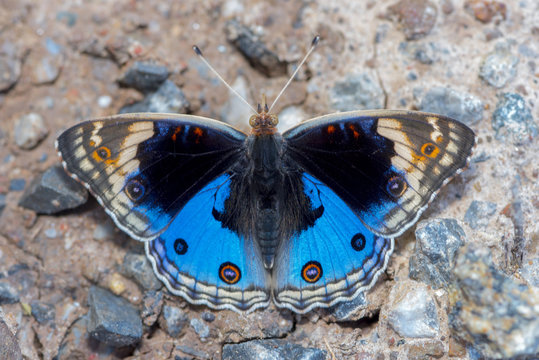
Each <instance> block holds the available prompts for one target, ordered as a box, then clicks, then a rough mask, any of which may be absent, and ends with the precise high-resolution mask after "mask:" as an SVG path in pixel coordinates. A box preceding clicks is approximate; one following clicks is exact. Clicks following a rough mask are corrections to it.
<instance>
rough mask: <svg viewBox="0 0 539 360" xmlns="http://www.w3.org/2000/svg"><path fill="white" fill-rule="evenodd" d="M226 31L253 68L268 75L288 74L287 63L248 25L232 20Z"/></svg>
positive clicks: (227, 24) (229, 39) (229, 38)
mask: <svg viewBox="0 0 539 360" xmlns="http://www.w3.org/2000/svg"><path fill="white" fill-rule="evenodd" d="M225 32H226V36H227V40H228V41H230V42H231V43H232V44H233V45H234V46H235V47H236V48H237V49H238V50H239V51H240V52H241V53H242V54H243V56H245V58H246V59H247V61H249V64H251V66H252V67H253V68H255V69H256V70H258V71H260V72H261V73H263V74H264V75H266V76H268V77H276V76H282V75H286V73H287V63H286V62H285V61H281V60H280V59H279V57H278V56H277V54H275V53H274V52H273V51H271V50H269V49H268V48H267V47H266V45H265V44H264V43H263V42H262V41H260V39H259V38H258V37H257V36H256V35H255V34H254V33H253V32H252V31H251V30H250V29H249V28H248V27H246V26H245V25H243V24H240V23H239V22H238V21H237V20H230V21H228V22H227V23H226V25H225Z"/></svg>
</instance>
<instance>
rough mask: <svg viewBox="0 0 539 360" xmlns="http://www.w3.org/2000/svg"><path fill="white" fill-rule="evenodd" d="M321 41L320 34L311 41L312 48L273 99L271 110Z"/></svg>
mask: <svg viewBox="0 0 539 360" xmlns="http://www.w3.org/2000/svg"><path fill="white" fill-rule="evenodd" d="M319 42H320V35H316V36H315V37H314V39H313V41H312V43H311V48H310V49H309V51H307V54H305V56H304V57H303V60H301V62H300V63H299V65H298V67H297V68H296V71H294V73H293V74H292V76H290V79H288V81H287V83H286V85H285V86H284V87H283V89H282V90H281V92H280V93H279V95H277V97H276V98H275V100H273V103H272V104H271V106H270V108H269V111H268V112H270V111H271V109H273V106H274V105H275V104H276V103H277V100H279V98H280V97H281V95H283V93H284V91H285V90H286V88H288V85H290V83H291V82H292V80H294V78H295V77H296V74H297V73H298V72H299V69H301V67H302V66H303V64H304V63H305V61H307V58H308V57H309V55H311V53H312V52H313V51H314V49H315V48H316V45H318V43H319Z"/></svg>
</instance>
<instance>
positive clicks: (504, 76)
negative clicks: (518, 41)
mask: <svg viewBox="0 0 539 360" xmlns="http://www.w3.org/2000/svg"><path fill="white" fill-rule="evenodd" d="M517 64H518V56H516V55H514V54H513V51H511V49H510V45H508V44H507V43H505V42H502V43H498V44H496V48H495V50H494V51H493V52H491V53H490V54H488V55H487V57H486V58H485V59H484V60H483V64H482V65H481V68H480V69H479V77H481V78H482V79H483V80H485V81H486V82H487V83H488V84H489V85H491V86H494V87H495V88H498V89H499V88H502V87H504V86H505V85H506V84H507V83H508V82H509V81H510V80H512V79H513V78H514V77H515V75H516V74H517Z"/></svg>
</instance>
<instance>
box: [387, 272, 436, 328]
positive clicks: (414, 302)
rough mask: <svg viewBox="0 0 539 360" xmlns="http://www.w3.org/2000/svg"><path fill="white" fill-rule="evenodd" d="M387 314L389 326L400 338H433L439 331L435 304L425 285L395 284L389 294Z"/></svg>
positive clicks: (412, 283)
mask: <svg viewBox="0 0 539 360" xmlns="http://www.w3.org/2000/svg"><path fill="white" fill-rule="evenodd" d="M388 312H389V313H388V315H387V318H388V323H389V326H391V328H393V330H395V331H396V332H397V333H398V334H399V335H400V336H402V337H409V338H433V337H435V336H437V335H438V333H439V331H440V325H439V322H438V312H437V309H436V303H435V302H434V299H433V298H432V295H431V294H430V293H429V291H428V290H427V285H425V284H422V283H417V282H415V281H411V280H409V281H403V282H400V283H397V284H396V285H395V286H394V287H393V289H391V293H390V294H389V310H388Z"/></svg>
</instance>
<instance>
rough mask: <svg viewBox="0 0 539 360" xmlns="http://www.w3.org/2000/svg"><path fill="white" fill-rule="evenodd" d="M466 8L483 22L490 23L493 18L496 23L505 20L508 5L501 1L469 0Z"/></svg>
mask: <svg viewBox="0 0 539 360" xmlns="http://www.w3.org/2000/svg"><path fill="white" fill-rule="evenodd" d="M464 9H465V10H466V11H467V12H468V13H470V14H471V15H473V16H474V17H475V18H476V19H477V20H479V21H481V22H482V23H485V24H486V23H489V22H491V21H492V19H495V20H496V23H498V22H500V21H502V20H505V19H506V16H507V7H506V6H505V4H504V3H502V2H500V1H491V0H467V1H466V2H465V3H464Z"/></svg>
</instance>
